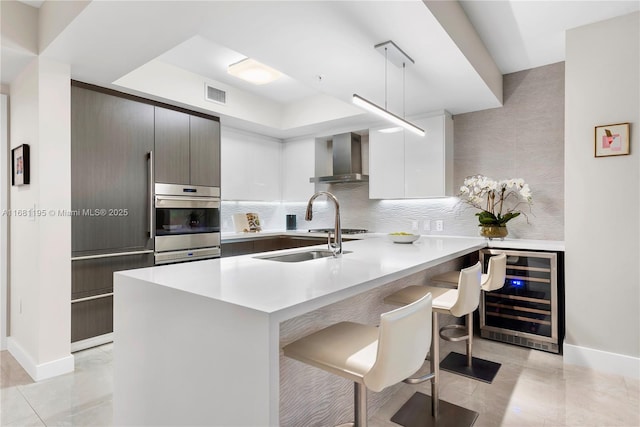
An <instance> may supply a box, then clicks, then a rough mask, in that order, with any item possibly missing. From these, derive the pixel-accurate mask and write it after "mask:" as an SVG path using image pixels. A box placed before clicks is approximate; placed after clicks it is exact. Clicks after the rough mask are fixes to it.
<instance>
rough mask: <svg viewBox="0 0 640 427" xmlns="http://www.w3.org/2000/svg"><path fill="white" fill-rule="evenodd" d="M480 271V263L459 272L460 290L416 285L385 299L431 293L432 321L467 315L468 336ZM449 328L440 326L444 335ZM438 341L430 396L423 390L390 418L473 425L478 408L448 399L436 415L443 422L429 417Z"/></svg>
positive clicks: (400, 300) (396, 301) (405, 300)
mask: <svg viewBox="0 0 640 427" xmlns="http://www.w3.org/2000/svg"><path fill="white" fill-rule="evenodd" d="M481 272H482V268H481V265H480V263H479V262H478V263H477V264H476V265H474V266H472V267H468V268H465V269H463V270H462V271H460V273H459V274H458V287H457V289H448V288H441V287H431V286H422V285H413V286H408V287H406V288H403V289H400V290H399V291H397V292H395V293H393V294H391V295H389V296H387V297H386V298H385V299H384V302H385V303H387V304H393V305H406V304H411V303H413V302H414V301H415V300H416V299H419V298H421V297H422V296H423V295H425V294H428V293H430V294H431V295H432V297H433V304H432V307H433V324H434V325H437V313H445V314H450V315H453V316H456V317H462V316H466V317H467V325H468V326H469V327H470V329H468V331H467V334H466V335H470V334H473V329H472V328H473V323H471V321H470V320H469V318H470V317H471V316H472V315H473V312H474V311H475V309H476V308H477V307H478V304H479V302H480V277H481ZM434 329H435V328H434ZM449 329H450V328H449V327H448V326H444V327H443V328H441V329H440V336H442V335H443V331H446V330H449ZM456 329H458V328H456ZM469 331H470V332H469ZM461 339H462V337H461ZM434 341H435V342H436V343H437V337H435V338H434ZM436 343H434V344H433V345H432V350H434V349H435V350H436V351H432V352H431V354H430V356H429V358H430V359H431V363H432V366H434V374H435V377H436V381H434V382H433V383H432V389H431V397H429V396H426V395H424V394H422V393H415V394H414V395H413V396H412V397H411V399H409V401H407V403H405V404H404V405H403V407H402V408H400V410H399V411H398V412H396V414H395V415H394V416H393V417H392V418H391V421H393V422H394V423H397V424H400V425H403V426H409V427H413V426H436V425H443V424H442V422H445V423H449V422H451V420H455V422H454V424H452V425H456V426H471V425H473V423H474V422H475V420H476V418H477V417H478V413H477V412H475V411H470V410H468V409H465V408H462V407H460V406H457V405H454V404H451V403H449V402H445V401H440V403H441V405H439V411H438V412H437V417H438V418H440V419H441V420H440V421H436V417H433V416H430V415H431V414H429V413H428V412H427V411H425V408H426V407H428V404H429V403H431V405H433V404H434V402H436V404H437V401H438V389H437V382H438V368H437V367H438V358H439V352H438V345H437V344H436ZM434 384H435V386H434ZM436 406H438V405H436ZM447 425H448V424H447Z"/></svg>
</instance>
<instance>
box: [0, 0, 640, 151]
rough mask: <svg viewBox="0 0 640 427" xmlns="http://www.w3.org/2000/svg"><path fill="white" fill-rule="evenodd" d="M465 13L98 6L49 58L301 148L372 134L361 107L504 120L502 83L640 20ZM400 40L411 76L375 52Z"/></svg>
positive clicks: (580, 4) (563, 8)
mask: <svg viewBox="0 0 640 427" xmlns="http://www.w3.org/2000/svg"><path fill="white" fill-rule="evenodd" d="M26 2H27V0H25V3H26ZM30 3H32V4H33V5H34V6H36V7H38V6H40V10H41V11H42V10H43V9H44V8H46V7H50V6H56V5H55V4H42V3H43V2H39V1H35V2H30ZM44 3H48V2H44ZM56 3H58V2H56ZM60 3H64V2H60ZM445 3H446V4H445ZM452 3H453V2H428V1H427V2H422V1H419V0H403V1H391V0H390V1H255V2H251V1H199V2H195V1H193V2H192V1H182V2H171V1H145V2H134V1H119V2H113V1H93V2H90V3H89V4H88V5H87V6H86V7H84V8H83V9H81V10H79V11H78V14H77V16H76V17H75V19H73V20H71V22H70V23H69V24H68V25H66V26H63V30H62V31H61V32H60V34H59V35H57V37H55V38H52V41H51V42H50V43H49V44H48V45H47V47H46V48H45V49H44V50H43V51H42V52H40V54H41V55H42V56H44V57H48V58H51V59H55V60H58V61H62V62H65V63H69V64H71V73H72V77H73V78H74V79H77V80H81V81H85V82H89V83H94V84H98V85H102V86H107V87H112V88H115V89H118V90H122V91H125V92H129V93H135V94H139V95H142V96H146V97H149V98H152V99H158V100H162V101H165V102H170V103H173V104H176V105H180V106H184V107H187V108H191V109H195V110H200V111H203V112H209V113H212V114H215V115H219V116H220V117H221V119H222V120H223V123H226V124H228V125H231V126H234V127H238V128H244V129H247V130H253V131H256V132H260V133H262V134H265V135H270V136H273V137H276V138H292V137H297V136H301V135H309V134H318V133H322V132H326V133H330V132H334V131H342V130H357V129H361V128H366V127H368V126H371V125H372V124H373V123H375V118H374V117H373V116H371V115H370V114H368V113H366V112H364V111H362V110H360V109H359V108H357V107H355V106H353V105H352V104H351V102H350V99H351V96H352V95H353V94H354V93H357V94H359V95H361V96H363V97H365V98H367V99H369V100H371V101H373V102H375V103H377V104H378V105H385V103H386V104H387V105H388V109H389V110H390V111H392V112H394V113H396V114H398V115H405V116H406V117H408V118H409V119H410V118H411V117H414V116H418V115H423V114H428V113H431V112H434V111H441V110H448V111H449V112H451V113H453V114H460V113H464V112H469V111H476V110H482V109H487V108H495V107H498V106H500V105H501V88H500V89H499V90H497V89H496V88H495V85H494V84H492V80H491V79H492V78H493V77H492V75H497V76H498V77H499V75H500V74H505V73H510V72H514V71H519V70H522V69H528V68H533V67H537V66H541V65H545V64H549V63H554V62H558V61H562V60H564V31H565V30H566V29H568V28H573V27H576V26H580V25H585V24H588V23H591V22H595V21H599V20H603V19H607V18H610V17H613V16H617V15H621V14H625V13H630V12H632V11H634V10H638V9H639V7H638V5H639V2H638V1H621V2H616V1H601V2H600V1H568V2H564V1H532V2H527V1H462V2H460V5H461V6H462V8H460V7H458V5H457V3H453V4H452ZM443 8H444V9H446V10H445V12H444V15H443V12H442V9H443ZM456 8H457V9H456ZM465 14H466V15H465ZM454 15H455V16H454ZM467 16H468V20H467ZM452 17H453V18H452ZM454 18H455V19H454ZM469 21H470V22H469ZM474 28H475V30H474ZM465 31H466V33H465ZM4 36H5V34H4V32H3V45H2V49H3V57H2V59H3V61H2V77H3V83H7V84H10V82H11V78H12V76H15V75H16V73H17V72H19V70H20V64H19V63H18V61H17V59H16V60H12V59H13V57H12V56H11V55H9V54H8V53H7V52H9V50H8V49H5V46H6V44H5V40H4V39H5V37H4ZM478 36H479V37H478ZM473 37H476V38H477V40H476V41H474V39H473ZM480 39H481V41H480ZM387 40H393V41H394V42H395V43H396V44H397V45H398V46H400V48H402V49H403V50H404V51H405V52H407V54H408V55H409V56H411V57H412V58H413V59H414V60H415V65H410V66H408V67H407V69H406V70H405V71H404V73H403V71H402V70H401V69H399V68H396V67H395V66H393V65H392V64H390V63H386V61H385V58H384V57H383V56H382V55H380V53H378V52H377V51H376V50H375V49H374V45H375V44H377V43H381V42H384V41H387ZM482 42H484V45H485V46H486V50H485V48H484V46H483V45H482ZM474 43H475V44H474ZM486 51H488V53H486V55H485V56H483V52H486ZM489 54H490V55H489ZM25 57H26V58H27V59H28V57H29V55H26V56H25V55H23V56H22V57H21V58H22V60H23V62H24V61H25ZM245 57H252V58H254V59H257V60H258V61H261V62H263V63H265V64H267V65H269V66H271V67H273V68H276V69H278V70H279V71H281V72H283V73H284V74H285V76H284V77H283V78H281V79H280V80H278V81H276V82H274V83H271V84H268V85H264V86H254V85H251V84H249V83H246V82H244V81H241V80H239V79H236V78H234V77H232V76H230V75H228V74H227V72H226V67H227V66H228V65H229V64H231V63H234V62H237V61H239V60H241V59H243V58H245ZM7 58H8V59H9V60H7ZM18 59H20V58H18ZM5 79H8V81H6V80H5ZM204 83H208V84H210V85H213V86H214V87H217V88H219V89H222V90H225V91H226V92H227V104H226V105H219V104H215V103H211V102H208V101H205V100H204V96H203V94H204ZM385 84H386V86H387V87H386V90H385ZM403 88H404V89H403Z"/></svg>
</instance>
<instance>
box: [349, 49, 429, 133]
mask: <svg viewBox="0 0 640 427" xmlns="http://www.w3.org/2000/svg"><path fill="white" fill-rule="evenodd" d="M374 47H375V49H376V50H378V52H380V53H382V54H383V55H384V57H385V94H384V104H385V108H382V107H380V106H378V105H376V104H374V103H373V102H371V101H369V100H367V99H365V98H363V97H361V96H360V95H357V94H355V93H354V94H353V98H352V102H353V103H354V104H355V105H357V106H358V107H361V108H363V109H365V110H367V111H369V112H371V113H374V114H377V115H378V116H380V117H382V118H384V119H386V120H388V121H390V122H391V123H393V124H395V125H396V126H402V127H403V128H405V129H407V130H409V131H411V132H413V133H415V134H417V135H419V136H424V135H425V132H424V130H423V129H421V128H419V127H418V126H416V125H414V124H413V123H411V122H409V121H407V120H405V119H404V118H402V117H400V116H397V115H395V114H393V113H392V112H390V111H389V110H387V109H386V106H387V92H386V84H387V81H386V79H387V76H386V66H387V64H386V62H387V61H389V62H391V63H392V64H394V65H396V66H398V67H402V68H403V69H404V68H405V67H406V65H407V63H411V64H414V63H415V62H414V61H413V59H411V58H410V57H409V55H407V54H406V53H404V52H403V51H402V49H400V48H399V47H398V46H397V45H396V44H395V43H394V42H392V41H391V40H389V41H386V42H384V43H380V44H377V45H375V46H374ZM403 91H404V89H403ZM403 97H404V92H403Z"/></svg>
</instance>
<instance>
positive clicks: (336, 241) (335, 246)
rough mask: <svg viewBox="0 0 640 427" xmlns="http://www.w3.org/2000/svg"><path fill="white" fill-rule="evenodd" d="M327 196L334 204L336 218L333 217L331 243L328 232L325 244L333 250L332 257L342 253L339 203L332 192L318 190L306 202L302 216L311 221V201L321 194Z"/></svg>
mask: <svg viewBox="0 0 640 427" xmlns="http://www.w3.org/2000/svg"><path fill="white" fill-rule="evenodd" d="M323 194H324V195H325V196H327V199H329V200H331V201H333V204H334V205H336V219H335V228H334V230H333V236H334V237H333V243H331V233H329V237H328V238H327V244H328V245H329V250H330V251H331V252H333V256H334V257H339V256H341V255H342V231H341V229H340V203H338V199H337V198H336V196H334V195H333V194H331V193H329V192H328V191H318V192H317V193H315V194H314V195H313V196H311V198H310V199H309V203H307V213H306V215H305V216H304V219H305V220H307V221H311V220H312V219H313V201H314V200H315V199H316V198H317V197H318V196H321V195H323Z"/></svg>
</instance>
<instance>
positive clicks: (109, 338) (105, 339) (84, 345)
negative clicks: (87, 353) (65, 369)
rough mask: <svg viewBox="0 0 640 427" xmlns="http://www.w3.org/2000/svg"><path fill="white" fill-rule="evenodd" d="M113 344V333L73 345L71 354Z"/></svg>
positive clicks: (73, 343)
mask: <svg viewBox="0 0 640 427" xmlns="http://www.w3.org/2000/svg"><path fill="white" fill-rule="evenodd" d="M110 342H113V332H109V333H108V334H104V335H98V336H97V337H92V338H87V339H86V340H81V341H76V342H72V343H71V353H75V352H76V351H81V350H86V349H88V348H91V347H96V346H99V345H103V344H107V343H110Z"/></svg>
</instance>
